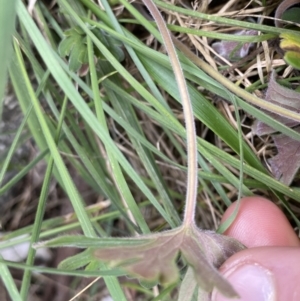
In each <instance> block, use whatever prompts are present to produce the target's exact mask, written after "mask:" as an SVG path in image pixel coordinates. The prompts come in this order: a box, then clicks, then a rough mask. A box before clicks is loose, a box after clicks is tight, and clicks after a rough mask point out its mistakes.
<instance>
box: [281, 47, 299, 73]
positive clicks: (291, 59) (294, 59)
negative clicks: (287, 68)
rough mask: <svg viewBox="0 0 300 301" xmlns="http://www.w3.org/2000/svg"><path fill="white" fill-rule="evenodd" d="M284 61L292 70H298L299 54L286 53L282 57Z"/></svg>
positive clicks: (293, 52)
mask: <svg viewBox="0 0 300 301" xmlns="http://www.w3.org/2000/svg"><path fill="white" fill-rule="evenodd" d="M284 60H285V61H286V62H287V63H288V64H289V65H291V66H292V67H293V68H295V69H297V70H300V52H295V51H288V52H287V53H286V54H285V55H284Z"/></svg>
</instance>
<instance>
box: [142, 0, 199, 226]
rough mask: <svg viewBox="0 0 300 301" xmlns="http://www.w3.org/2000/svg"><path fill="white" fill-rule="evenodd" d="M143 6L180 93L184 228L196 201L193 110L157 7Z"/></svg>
mask: <svg viewBox="0 0 300 301" xmlns="http://www.w3.org/2000/svg"><path fill="white" fill-rule="evenodd" d="M143 2H144V4H145V5H146V6H147V8H148V9H149V11H150V13H151V15H152V16H153V18H154V20H155V21H156V24H157V27H158V29H159V31H160V33H161V36H162V38H163V40H164V45H165V47H166V50H167V52H168V55H169V58H170V62H171V65H172V68H173V71H174V74H175V78H176V82H177V84H178V90H179V93H180V97H181V101H182V107H183V113H184V119H185V127H186V143H187V157H188V171H187V191H186V200H185V211H184V221H183V225H184V226H189V225H192V224H194V223H195V207H196V199H197V184H198V178H197V167H198V165H197V141H196V131H195V123H194V116H193V109H192V105H191V100H190V97H189V93H188V90H187V85H186V82H185V78H184V75H183V71H182V69H181V66H180V63H179V60H178V57H177V54H176V51H175V47H174V44H173V42H172V38H171V35H170V33H169V31H168V29H167V26H166V24H165V22H164V20H163V18H162V16H161V14H160V12H159V11H158V9H157V7H156V6H155V4H154V3H153V1H152V0H143Z"/></svg>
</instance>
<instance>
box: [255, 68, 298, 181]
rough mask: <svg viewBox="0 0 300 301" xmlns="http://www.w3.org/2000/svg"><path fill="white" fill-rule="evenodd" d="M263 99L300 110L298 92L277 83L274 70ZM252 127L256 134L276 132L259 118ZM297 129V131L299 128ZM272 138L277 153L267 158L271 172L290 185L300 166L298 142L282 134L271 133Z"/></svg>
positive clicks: (294, 123) (290, 123)
mask: <svg viewBox="0 0 300 301" xmlns="http://www.w3.org/2000/svg"><path fill="white" fill-rule="evenodd" d="M265 100H266V101H268V102H271V103H274V104H276V105H280V106H281V107H283V108H286V109H289V110H291V111H294V112H298V113H299V112H300V93H299V92H296V91H293V90H291V89H288V88H286V87H283V86H281V85H279V84H278V83H277V82H276V80H275V72H273V73H272V75H271V77H270V81H269V84H268V90H267V93H266V98H265ZM265 113H267V114H268V115H269V116H271V117H272V118H274V119H275V120H277V121H279V122H281V123H283V124H284V125H286V126H288V127H295V126H297V125H299V122H297V121H294V120H291V119H288V118H285V117H282V116H280V115H278V114H274V113H269V112H265ZM252 129H253V132H254V133H255V134H256V135H258V136H261V135H266V134H273V133H275V132H276V130H275V129H273V128H272V127H270V126H269V125H267V124H265V123H263V122H262V121H259V120H258V121H256V122H255V123H254V125H253V126H252ZM297 131H298V132H299V128H298V129H297ZM272 138H273V140H274V143H275V146H276V148H277V150H278V154H277V155H276V156H275V157H274V158H272V159H270V160H269V163H270V166H271V169H272V173H273V175H274V176H275V177H276V179H278V180H280V181H281V182H282V183H284V184H286V185H290V184H291V182H292V181H293V179H294V177H295V175H296V173H297V171H298V169H299V167H300V156H298V153H297V151H298V150H299V147H300V142H299V141H296V140H294V139H292V138H290V137H288V136H286V135H284V134H281V135H272ZM298 157H299V158H298Z"/></svg>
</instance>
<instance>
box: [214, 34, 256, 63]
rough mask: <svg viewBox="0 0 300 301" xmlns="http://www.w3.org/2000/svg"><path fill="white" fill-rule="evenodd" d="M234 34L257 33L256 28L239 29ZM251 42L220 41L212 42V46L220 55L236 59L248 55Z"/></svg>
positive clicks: (228, 58) (251, 45)
mask: <svg viewBox="0 0 300 301" xmlns="http://www.w3.org/2000/svg"><path fill="white" fill-rule="evenodd" d="M233 34H234V35H240V36H242V35H247V36H252V35H257V31H256V30H239V31H236V32H235V33H233ZM253 45H254V44H253V43H244V44H241V43H240V42H236V41H220V42H215V43H213V44H212V48H213V49H214V50H215V51H216V52H217V53H218V54H219V55H221V56H222V57H224V58H225V59H227V60H230V61H236V60H239V59H241V58H244V57H245V56H246V55H248V53H249V50H250V49H251V47H253Z"/></svg>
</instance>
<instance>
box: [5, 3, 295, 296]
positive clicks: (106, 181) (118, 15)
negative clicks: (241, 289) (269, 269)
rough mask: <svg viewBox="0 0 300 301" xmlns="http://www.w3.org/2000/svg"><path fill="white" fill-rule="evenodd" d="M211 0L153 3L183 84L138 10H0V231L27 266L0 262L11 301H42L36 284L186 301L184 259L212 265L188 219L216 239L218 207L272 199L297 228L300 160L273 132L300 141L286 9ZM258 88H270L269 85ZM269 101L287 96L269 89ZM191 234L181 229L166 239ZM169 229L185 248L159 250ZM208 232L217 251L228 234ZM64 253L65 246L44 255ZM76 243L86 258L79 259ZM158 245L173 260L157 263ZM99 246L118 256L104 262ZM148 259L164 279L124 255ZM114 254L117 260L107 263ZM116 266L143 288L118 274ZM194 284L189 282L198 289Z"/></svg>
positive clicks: (107, 6)
mask: <svg viewBox="0 0 300 301" xmlns="http://www.w3.org/2000/svg"><path fill="white" fill-rule="evenodd" d="M29 2H30V4H33V2H34V1H29ZM147 2H148V1H145V3H146V4H147ZM209 2H210V1H203V4H202V5H196V4H195V7H191V5H190V4H189V3H186V2H184V1H181V2H178V3H177V5H176V6H175V5H174V4H172V2H168V1H164V2H161V1H158V0H156V1H154V3H155V5H156V6H157V7H158V9H159V10H160V11H161V13H162V15H163V17H164V20H165V22H166V24H167V28H168V30H169V31H170V32H171V33H172V38H173V39H172V41H173V43H174V45H175V47H176V49H177V57H178V59H179V62H180V65H181V68H182V70H183V75H184V78H185V83H184V81H181V82H180V79H179V80H178V72H179V71H178V70H176V67H175V68H174V61H175V60H176V56H174V57H173V58H172V55H171V53H170V45H168V44H167V43H166V34H165V33H161V32H162V26H163V25H161V26H157V24H158V22H157V18H155V21H156V22H155V21H153V19H152V17H151V15H150V14H149V11H148V10H147V9H146V7H145V6H144V5H143V4H142V3H129V2H127V1H125V0H118V1H110V2H109V1H106V0H103V1H101V5H100V4H99V3H98V2H97V1H91V0H76V1H74V0H73V1H69V0H58V1H56V2H54V3H52V4H50V3H47V2H46V1H45V2H42V1H38V2H37V3H35V6H34V8H33V9H32V10H30V11H28V10H27V9H26V4H25V3H23V2H22V1H10V3H9V4H7V3H6V4H4V3H0V22H1V24H2V26H1V27H0V41H1V45H2V47H0V54H1V57H2V58H3V62H4V63H6V64H7V70H8V76H6V73H5V68H2V70H1V73H0V95H1V96H2V95H5V96H4V97H3V101H2V102H1V105H0V108H1V109H0V111H1V112H5V110H6V106H7V99H8V98H14V99H15V102H16V104H17V107H19V108H20V110H21V111H22V117H21V118H20V120H18V122H17V127H16V128H15V129H13V130H12V131H10V132H9V131H7V130H5V131H3V132H2V133H1V134H0V135H1V136H3V137H6V136H9V135H13V139H12V142H11V143H10V146H9V147H8V148H6V149H5V150H4V151H3V152H0V160H1V161H0V162H1V165H0V166H1V168H0V196H1V197H3V198H1V206H3V211H2V213H1V225H2V227H3V229H4V230H5V231H7V233H6V234H3V236H2V238H1V240H2V241H1V245H0V247H1V249H5V248H10V247H12V246H17V245H18V244H20V243H22V242H26V241H27V242H29V243H30V248H29V251H28V254H26V259H25V262H24V263H12V262H9V261H6V260H5V259H2V260H1V263H0V275H1V278H2V281H3V287H5V290H6V291H7V293H8V294H9V295H10V298H11V299H12V300H26V299H28V300H30V299H32V298H33V296H34V297H36V298H38V297H40V298H41V299H42V300H46V297H48V298H49V296H47V292H46V291H45V290H43V289H41V288H42V283H45V282H46V283H51V287H52V288H53V289H55V290H56V294H57V296H58V295H60V296H65V297H64V298H65V299H63V300H66V298H71V297H74V296H76V294H77V293H79V292H80V291H81V289H82V288H83V287H86V289H85V291H83V292H80V294H79V295H78V298H79V299H78V300H101V299H100V298H102V297H104V296H106V295H110V296H111V297H112V298H113V300H177V298H179V300H183V299H180V298H182V297H181V295H182V290H184V289H185V285H186V283H187V282H189V281H193V280H191V276H190V270H189V269H187V263H188V264H189V265H190V266H192V267H193V268H194V270H195V271H198V273H197V272H196V275H200V274H201V267H203V269H204V267H206V264H207V262H208V265H209V267H210V268H211V264H212V260H211V258H210V254H209V252H208V253H205V245H206V241H207V240H209V242H208V244H212V242H211V241H210V238H209V239H203V236H201V235H202V234H201V235H200V234H198V232H197V231H198V230H199V229H198V228H195V227H194V217H195V218H196V220H195V222H196V224H197V226H198V227H199V228H201V229H206V230H216V231H217V232H219V233H222V232H223V231H224V229H225V228H226V227H228V225H229V223H230V221H228V223H227V224H225V225H223V226H222V227H221V228H219V229H218V222H219V220H220V217H221V216H222V213H223V212H224V210H225V209H226V208H227V207H228V206H229V205H230V204H231V203H232V202H233V201H235V200H237V199H240V198H241V197H242V196H248V195H253V194H260V195H265V196H268V197H269V198H270V197H271V198H272V199H273V200H274V201H275V202H276V203H277V204H278V205H280V206H281V207H282V208H283V209H284V211H285V212H286V214H287V217H288V218H289V220H290V221H291V223H292V224H293V225H294V226H295V227H299V219H298V218H299V217H298V215H299V213H298V211H297V210H296V208H297V206H298V202H299V201H300V190H299V188H297V186H298V181H299V180H298V177H297V171H298V168H299V164H300V160H299V163H298V165H295V166H294V169H293V171H291V168H290V166H291V165H292V163H291V162H293V161H292V159H293V160H294V159H295V157H294V156H293V154H292V153H288V152H287V151H286V150H285V149H282V147H281V145H280V143H279V140H280V139H281V140H280V141H282V137H283V142H284V143H292V144H293V146H294V149H295V151H296V152H297V149H298V147H299V145H298V144H299V143H298V141H299V140H300V134H299V130H298V128H297V126H298V125H299V122H300V117H299V114H298V112H299V109H298V107H297V106H295V105H293V103H292V101H293V99H297V91H292V90H297V87H298V83H299V72H298V71H297V68H299V66H298V65H297V57H298V55H299V49H298V48H299V47H298V45H299V39H300V38H299V36H300V34H299V32H298V30H297V29H298V27H297V24H296V23H297V20H295V19H294V18H295V14H291V13H286V11H287V10H288V9H289V8H290V6H289V5H287V6H286V7H285V8H284V9H281V12H279V13H278V11H277V12H275V10H276V5H277V3H273V2H271V1H252V2H251V3H250V4H249V5H248V3H247V2H244V1H235V0H232V1H226V2H224V3H222V4H220V3H219V2H220V1H212V2H211V3H209ZM284 2H286V1H284ZM287 2H289V1H287ZM293 4H294V3H293ZM29 6H31V5H29ZM150 11H151V9H150ZM274 12H275V13H276V16H277V17H278V18H281V17H282V18H283V16H282V15H283V14H284V13H285V17H284V18H285V19H286V20H287V22H281V23H277V24H276V25H275V23H274V21H273V19H272V16H274ZM15 14H16V26H15V27H16V30H14V25H13V23H14V22H13V21H14V18H15ZM278 14H279V15H278ZM291 15H292V17H291ZM295 22H296V23H295ZM11 36H12V37H13V38H12V39H11ZM280 37H282V38H283V41H282V43H281V45H280ZM171 44H172V43H171ZM280 46H281V48H280ZM297 47H298V48H297ZM166 50H167V52H166ZM167 53H168V55H167ZM272 72H273V73H272ZM174 74H175V75H174ZM271 74H272V76H271ZM270 78H271V79H270ZM269 82H270V83H272V85H271V84H270V86H272V89H273V90H272V89H271V88H270V87H269V89H268V90H267V87H268V83H269ZM180 83H181V84H183V86H182V85H181V84H180ZM278 83H279V84H280V85H279V84H278ZM282 86H285V87H282ZM5 87H6V88H5ZM184 89H185V90H186V92H188V95H189V96H188V97H189V99H190V102H191V104H192V110H193V114H194V118H195V125H196V134H197V140H195V142H196V144H197V154H196V155H197V160H198V164H197V168H198V170H196V169H195V168H194V169H192V168H191V164H193V162H192V161H191V156H192V155H191V154H192V151H191V148H192V145H193V138H192V139H190V138H191V136H189V135H191V133H190V132H191V131H190V130H191V128H189V122H191V121H193V120H192V118H190V119H189V118H187V116H188V115H186V114H184V113H183V112H184V110H183V108H184V109H185V106H186V104H187V102H188V101H189V100H188V99H185V98H184V97H185V96H184V95H183V94H182V91H183V90H184ZM282 89H286V90H288V89H289V92H288V93H286V92H285V91H286V90H284V92H282V91H283V90H282ZM4 90H5V91H4ZM274 91H275V92H274ZM272 93H273V94H274V93H275V94H279V95H281V94H284V95H281V97H279V98H276V99H274V98H272V97H267V96H266V94H267V95H270V94H272ZM295 93H296V94H295ZM2 116H3V122H4V121H5V120H4V119H5V118H4V117H5V114H4V113H3V114H2ZM192 123H193V122H192ZM192 123H191V124H192ZM258 123H259V124H258ZM191 124H190V126H192V125H191ZM186 125H187V129H188V130H186V127H185V126H186ZM266 126H268V127H269V129H270V128H271V129H272V130H271V131H266V128H265V127H266ZM262 127H263V129H264V130H262V131H260V130H261V128H262ZM4 129H6V128H5V127H4ZM189 129H190V130H189ZM187 134H188V135H187ZM270 134H272V135H270ZM258 135H260V136H258ZM291 141H292V142H291ZM24 145H25V146H26V147H27V148H28V149H29V150H30V151H28V153H29V154H28V155H27V156H26V160H24V161H20V160H18V159H16V157H15V156H16V154H17V153H18V152H19V150H20V147H22V146H24ZM195 150H196V149H195ZM276 156H277V157H276ZM194 157H195V156H194ZM195 158H196V157H195ZM276 158H277V159H276ZM278 158H279V159H278ZM270 160H271V161H270ZM188 162H189V163H190V164H187V163H188ZM191 162H192V163H191ZM278 162H279V163H280V164H279V165H278ZM276 164H277V165H276ZM289 164H290V165H289ZM278 166H280V167H279V171H278V170H277V173H276V171H275V168H276V167H278ZM277 169H278V168H277ZM191 170H192V171H191ZM193 172H194V173H195V172H196V175H197V176H198V188H197V198H196V199H195V200H193V202H194V201H196V208H195V206H193V205H194V204H195V203H193V202H192V203H190V204H192V205H191V206H190V209H189V205H187V208H186V210H185V211H184V206H185V205H186V204H188V200H189V198H190V197H191V196H189V193H187V198H185V194H186V190H187V187H190V183H191V181H192V177H193V176H192V174H193ZM9 175H10V176H9ZM11 175H12V176H11ZM187 178H188V180H187ZM187 181H188V185H187ZM192 186H193V185H192ZM193 187H196V186H193ZM189 189H190V188H188V192H189V191H190V190H189ZM191 199H193V196H192V197H191ZM237 210H238V208H237ZM183 211H184V212H183ZM186 212H190V213H192V212H193V214H189V215H188V216H187V213H186ZM194 213H195V214H194ZM192 215H193V216H192ZM191 216H192V217H191ZM233 218H234V216H232V219H233ZM182 222H183V226H180V225H181V224H182ZM191 225H192V226H193V227H192V228H191V229H193V231H194V232H193V231H191V232H193V233H192V234H191V232H189V233H187V232H188V231H187V232H186V233H185V234H184V235H186V236H184V235H183V236H182V232H180V231H179V230H177V229H181V230H182V229H185V230H186V229H187V228H188V227H186V228H184V226H191ZM182 227H183V228H182ZM274 227H276V225H274ZM189 229H190V228H189ZM195 229H197V230H195ZM167 230H169V231H167ZM178 231H179V232H178ZM170 233H171V234H172V235H173V234H174V233H175V234H174V235H175V236H176V237H177V239H178V238H180V239H181V240H182V242H181V245H180V244H179V243H178V244H169V243H165V241H168V240H169V238H170ZM178 233H179V234H178ZM200 233H204V232H202V231H200ZM205 233H210V232H205ZM66 234H68V236H63V235H66ZM71 234H76V235H71ZM78 234H82V235H81V236H79V235H78ZM210 234H211V236H212V237H213V239H212V240H214V241H218V243H219V238H220V240H223V239H224V240H226V239H225V238H223V236H221V235H217V234H215V233H213V234H212V233H210ZM141 235H143V236H141ZM198 235H199V241H198V242H197V245H198V246H197V248H199V250H200V251H199V252H201V248H202V250H203V252H204V253H203V254H204V256H203V255H202V254H201V256H202V257H201V261H200V260H199V262H197V263H195V261H194V258H193V260H191V258H192V257H191V256H190V255H189V254H188V255H187V251H186V249H187V248H186V244H189V243H192V242H194V241H193V239H195V237H198ZM200 236H201V238H200ZM100 237H101V238H100ZM117 237H136V238H134V239H123V240H122V239H119V238H117ZM187 237H188V238H187ZM191 237H192V238H191ZM207 237H209V235H208V236H207ZM215 237H218V238H215ZM149 238H150V240H151V239H154V241H156V242H155V243H156V245H155V252H154V251H153V249H152V248H149V246H147V248H146V249H145V245H147V244H148V245H149V241H148V240H147V239H149ZM51 239H52V240H51ZM189 239H190V240H189ZM202 239H203V240H202ZM45 240H46V242H42V243H41V241H45ZM48 240H49V241H48ZM191 241H192V242H191ZM152 242H153V241H152V240H151V241H150V244H151V243H152ZM226 242H227V240H226ZM222 243H225V242H223V241H222ZM230 244H231V245H232V244H235V242H230ZM62 246H68V247H70V246H71V247H72V248H58V249H56V248H54V247H62ZM38 247H51V252H52V254H53V256H52V260H50V261H49V262H47V267H40V266H38V265H37V262H36V261H35V259H36V255H37V251H36V249H37V248H38ZM76 247H80V248H83V247H84V248H87V249H86V250H85V251H83V252H80V253H78V249H77V248H76ZM157 248H159V251H157ZM173 248H174V250H173ZM176 248H177V249H176ZM185 248H186V249H185ZM1 249H0V254H2V253H1ZM100 249H101V250H102V251H100ZM168 249H171V250H172V252H173V251H174V252H173V253H172V254H170V255H168V254H167V252H166V250H168ZM237 249H239V247H237ZM39 250H40V249H39ZM105 250H106V251H107V250H108V251H109V252H108V254H106V255H105ZM125 250H127V251H128V252H129V253H130V255H132V256H129V257H128V256H125V255H126V254H125V253H126V252H125ZM145 250H146V251H145ZM149 250H150V252H149ZM177 250H179V251H180V252H181V253H182V255H183V257H182V258H181V257H178V252H177ZM115 251H116V253H113V252H115ZM235 251H236V250H235ZM110 252H111V254H114V256H115V257H114V258H108V257H109V255H110V256H111V254H109V253H110ZM143 252H145V254H146V256H147V257H146V261H143V262H144V263H145V262H147V260H148V259H149V258H150V257H151V256H152V257H154V258H155V257H156V256H154V255H157V257H159V254H162V255H163V260H164V261H165V260H166V261H169V262H170V264H169V265H166V266H163V263H162V262H159V264H160V266H161V270H159V271H157V269H156V268H153V269H154V272H153V273H152V274H151V273H149V274H151V275H150V276H149V275H148V274H147V275H146V276H145V274H144V273H137V272H136V270H137V269H134V268H132V267H136V265H135V263H136V261H135V260H136V259H135V256H136V255H135V254H137V255H138V254H144V253H143ZM147 252H148V253H147ZM185 252H186V253H185ZM106 253H107V252H106ZM131 253H132V254H131ZM118 254H119V255H118ZM120 254H123V255H124V254H125V255H124V256H123V257H122V256H120ZM167 255H168V256H167ZM227 255H228V254H227ZM105 256H106V257H107V258H106V259H105V260H104V257H105ZM118 256H119V257H118ZM189 256H190V257H189ZM55 258H57V259H62V258H64V259H66V260H64V261H62V263H61V265H60V266H58V264H59V262H61V260H59V262H58V260H55ZM116 258H117V259H116ZM124 260H125V261H126V264H127V265H126V266H125V267H124ZM153 260H154V259H153ZM223 260H224V259H223ZM111 261H115V262H113V263H115V265H112V266H110V267H109V264H111ZM197 264H198V265H199V266H197ZM215 264H216V265H218V264H217V263H215ZM169 266H170V267H171V268H170V270H168V267H169ZM82 267H84V269H79V268H82ZM139 267H140V266H139ZM153 267H156V265H155V264H153ZM178 268H179V273H178V275H179V277H175V276H176V275H177V274H176V271H177V269H178ZM15 269H17V270H18V271H19V274H18V277H19V280H20V281H16V278H17V277H16V276H15V274H14V273H15V272H16V270H15ZM143 269H144V270H143V271H145V270H146V271H151V269H150V268H149V267H143ZM208 270H209V269H208ZM208 270H205V271H208ZM20 271H21V272H20ZM209 271H210V272H211V271H214V269H213V270H209ZM36 272H39V274H37V273H36ZM127 273H129V275H130V276H135V277H136V278H139V280H140V282H137V281H136V280H135V279H129V278H126V277H124V276H125V275H127ZM41 275H43V277H41ZM51 275H52V276H51ZM65 275H69V276H72V277H71V278H66V276H65ZM153 275H154V276H153ZM170 275H171V276H172V277H169V276H170ZM214 275H218V274H217V273H216V274H214ZM51 277H52V278H51ZM86 277H89V278H86ZM90 277H93V280H91V278H90ZM96 277H97V278H96ZM184 277H185V280H183V281H182V279H183V278H184ZM215 277H216V278H214V281H216V282H214V283H213V284H211V283H210V284H207V285H206V283H205V284H204V285H203V286H202V288H203V289H204V290H211V289H212V288H213V287H214V286H216V287H218V288H219V289H220V290H221V291H222V290H223V291H224V292H225V293H226V289H227V288H225V289H224V287H225V286H224V285H226V282H224V283H225V284H224V283H223V282H222V281H221V280H220V279H219V278H217V277H218V276H215ZM196 278H197V277H196ZM50 279H52V280H50ZM61 279H63V280H61ZM100 279H101V280H100ZM203 279H204V278H201V277H200V276H199V279H198V278H197V279H196V280H197V281H198V284H199V285H200V287H201V283H202V282H203ZM53 280H54V281H53ZM164 280H166V281H164ZM60 281H62V283H63V284H64V285H65V286H66V287H68V290H67V291H66V290H63V289H62V288H61V286H60V285H59V284H60V283H59V282H60ZM103 281H104V282H103ZM218 281H219V282H218ZM53 283H54V284H53ZM88 283H90V284H91V285H88ZM181 283H183V284H182V285H181ZM219 283H221V284H220V285H219V286H218V284H219ZM103 284H105V286H104V285H103ZM162 284H164V285H162ZM195 285H196V284H195ZM33 287H38V289H37V290H36V291H34V290H33ZM202 293H203V291H202V290H199V291H197V290H196V292H195V294H194V296H193V292H192V294H191V296H190V298H191V300H192V298H194V299H195V300H197V299H196V298H197V294H198V298H199V300H201V299H200V298H201V294H202ZM48 294H49V293H48ZM64 294H65V295H64ZM228 295H234V293H232V292H231V293H228ZM178 296H179V297H178ZM185 297H186V295H185ZM50 298H51V300H54V296H53V295H51V296H50ZM55 298H58V297H55ZM49 300H50V299H49ZM57 300H59V299H57Z"/></svg>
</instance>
